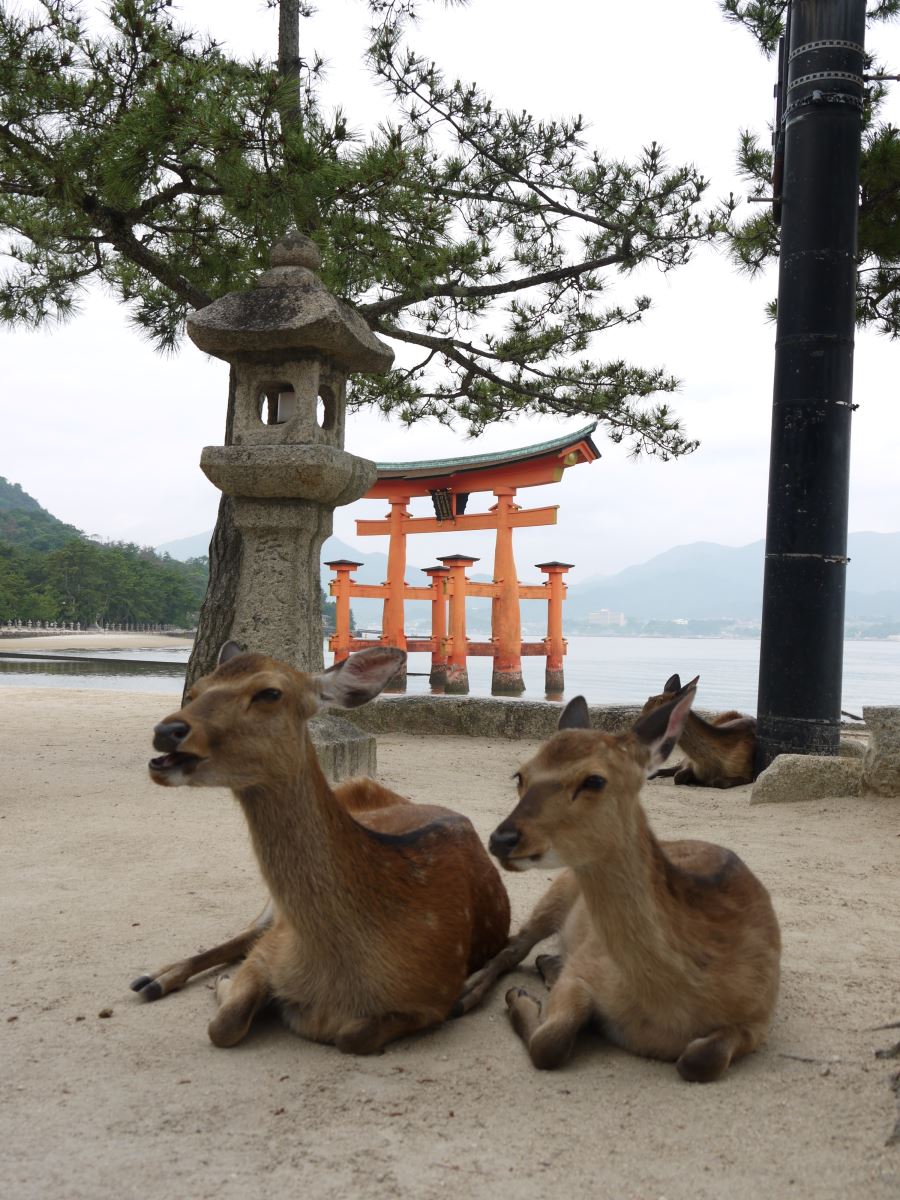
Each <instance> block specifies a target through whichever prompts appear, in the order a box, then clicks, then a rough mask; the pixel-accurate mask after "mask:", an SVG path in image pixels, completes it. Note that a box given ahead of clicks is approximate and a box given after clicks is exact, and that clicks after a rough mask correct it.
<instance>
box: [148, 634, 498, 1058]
mask: <svg viewBox="0 0 900 1200" xmlns="http://www.w3.org/2000/svg"><path fill="white" fill-rule="evenodd" d="M404 658H405V655H404V653H403V651H401V650H392V649H389V648H381V647H376V648H373V649H370V650H363V651H361V652H360V653H359V654H355V655H352V656H351V657H350V658H348V659H346V660H345V661H344V662H343V663H341V664H339V665H338V666H337V667H332V668H331V669H330V670H328V671H326V672H324V674H321V675H305V674H303V672H301V671H297V670H294V668H292V667H289V666H287V665H285V664H284V663H281V662H276V661H275V660H274V659H272V658H267V657H266V656H264V655H262V654H242V653H241V652H240V650H239V648H238V647H237V646H235V645H234V644H233V643H229V644H228V645H226V646H225V648H224V650H223V652H222V654H221V655H220V658H219V666H218V669H217V670H216V671H215V672H214V673H213V674H212V675H208V676H207V677H206V678H205V679H201V680H200V681H199V682H198V683H196V684H195V685H194V686H193V687H192V688H191V690H190V692H189V693H188V701H187V703H186V704H185V706H184V708H183V709H182V710H181V711H180V712H177V713H173V714H172V716H170V717H167V718H166V719H165V720H164V721H163V722H162V723H161V724H159V725H157V726H156V730H155V737H154V739H153V744H154V746H155V747H156V749H157V750H160V751H162V754H161V755H160V757H159V758H154V759H152V760H151V762H150V775H151V777H152V778H153V779H154V780H155V781H156V782H157V783H160V784H163V785H165V786H168V787H176V786H189V787H229V788H231V789H232V791H233V793H234V795H235V797H236V798H237V800H238V801H239V802H240V805H241V807H242V809H243V810H244V815H245V817H246V819H247V824H248V825H249V827H250V835H251V838H252V841H253V848H254V850H255V852H256V857H257V859H258V860H259V865H260V868H261V870H262V873H263V876H264V878H265V880H266V882H267V884H268V886H269V890H270V893H271V896H272V911H269V910H268V909H267V910H266V911H265V912H264V913H263V914H262V916H261V917H260V918H258V920H257V922H256V923H254V925H251V926H250V928H249V929H248V930H246V931H245V932H244V933H243V934H240V935H239V936H238V937H237V938H234V939H232V940H231V941H229V942H226V943H224V945H222V946H220V947H217V948H216V950H212V951H208V952H207V953H206V954H204V955H198V956H197V957H196V958H193V959H185V960H184V961H183V962H181V963H174V964H171V965H170V966H168V967H163V968H162V969H161V970H160V971H157V972H155V973H154V974H153V975H149V976H142V977H141V978H140V979H136V980H135V981H134V983H133V984H132V987H133V988H134V989H135V991H138V992H140V993H141V994H142V995H144V996H145V997H147V998H148V999H156V998H158V997H159V996H161V995H164V994H165V993H166V992H168V991H171V990H172V989H173V988H174V987H178V986H180V985H181V984H182V983H184V982H185V980H186V979H187V978H189V976H190V975H191V974H193V973H195V972H196V971H198V970H206V969H208V968H209V967H211V966H215V965H217V964H219V963H222V962H226V961H233V960H234V959H235V958H237V957H239V956H240V955H242V954H246V955H247V957H246V959H245V961H244V962H243V963H242V965H241V966H240V967H239V968H238V970H237V972H236V974H235V976H234V979H233V980H228V979H227V978H226V977H223V978H220V979H219V981H218V984H217V989H216V990H217V998H218V1000H219V1003H220V1008H219V1010H218V1012H217V1014H216V1016H215V1017H214V1018H213V1020H212V1022H211V1023H210V1026H209V1036H210V1039H211V1040H212V1041H213V1042H214V1043H215V1044H216V1045H217V1046H233V1045H235V1044H236V1043H237V1042H239V1041H241V1039H242V1038H243V1037H244V1036H245V1035H246V1033H247V1031H248V1030H249V1028H250V1024H251V1022H252V1020H253V1017H254V1015H255V1014H256V1013H257V1012H258V1011H259V1009H260V1008H261V1007H262V1006H263V1005H264V1004H266V1002H267V1001H270V1000H274V1001H276V1002H277V1003H278V1005H279V1006H280V1008H281V1011H282V1013H283V1016H284V1019H285V1021H286V1023H287V1024H288V1025H289V1026H290V1028H291V1029H293V1030H294V1031H295V1032H296V1033H299V1034H300V1035H301V1036H303V1037H307V1038H311V1039H312V1040H314V1041H319V1042H333V1043H334V1044H335V1045H336V1046H337V1047H338V1048H339V1049H340V1050H344V1051H347V1052H351V1053H355V1054H368V1053H371V1052H373V1051H376V1050H378V1049H380V1048H381V1047H382V1046H383V1045H384V1044H385V1043H386V1042H390V1041H393V1040H394V1039H395V1038H399V1037H402V1036H403V1035H405V1034H408V1033H413V1032H415V1031H416V1030H418V1029H425V1028H427V1027H428V1026H431V1025H437V1024H439V1023H440V1022H441V1021H443V1020H445V1019H446V1018H447V1017H448V1016H449V1015H450V1014H451V1010H453V1009H454V1006H455V1004H456V1002H457V1001H458V999H459V996H460V994H461V992H462V989H463V984H464V982H465V979H466V976H467V975H468V974H469V973H470V972H472V971H474V970H477V969H478V968H479V967H481V966H483V965H484V964H485V963H486V962H487V961H488V959H490V957H491V956H492V955H495V954H496V953H497V952H498V950H499V949H500V948H501V947H502V946H503V945H504V943H505V942H506V939H507V936H508V933H509V901H508V898H507V895H506V890H505V888H504V887H503V883H502V881H501V879H500V875H499V872H498V870H497V867H496V865H495V864H494V863H493V862H492V861H491V859H490V858H489V857H488V854H487V852H486V851H485V849H484V847H483V846H482V844H481V842H480V840H479V838H478V835H477V834H476V833H475V830H474V829H473V827H472V825H471V823H470V822H469V820H468V819H467V818H466V817H464V816H461V815H460V814H459V813H455V812H452V811H450V810H449V809H446V808H439V807H438V806H436V805H419V804H412V803H410V802H409V801H407V800H404V799H403V797H402V796H398V795H396V793H394V792H391V791H388V789H386V788H383V787H381V786H380V785H379V784H377V783H375V781H374V780H372V779H356V780H351V781H348V782H346V783H345V784H343V786H342V787H341V788H340V789H339V790H338V793H335V792H334V791H332V789H331V788H330V787H329V786H328V784H327V782H326V780H325V777H324V775H323V774H322V771H321V769H320V767H319V764H318V761H317V759H316V755H315V752H314V750H313V747H312V743H311V741H310V738H309V733H308V731H307V727H306V722H307V721H308V720H309V718H310V717H312V716H313V715H314V713H315V712H316V711H317V710H318V709H319V708H321V707H322V706H323V705H328V704H331V705H340V706H341V707H344V708H354V707H356V706H358V705H360V704H364V703H365V702H366V701H367V700H371V699H372V697H373V696H375V695H377V694H378V692H380V691H381V689H382V688H383V687H384V685H385V684H386V683H387V682H388V680H389V679H390V678H391V676H392V675H394V673H395V672H396V670H397V668H398V667H399V666H400V665H401V663H402V662H403V660H404Z"/></svg>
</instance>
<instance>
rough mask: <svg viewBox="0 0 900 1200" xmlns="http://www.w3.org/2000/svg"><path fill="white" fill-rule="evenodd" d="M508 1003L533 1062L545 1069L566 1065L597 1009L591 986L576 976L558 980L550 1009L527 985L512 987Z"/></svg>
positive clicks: (507, 999)
mask: <svg viewBox="0 0 900 1200" xmlns="http://www.w3.org/2000/svg"><path fill="white" fill-rule="evenodd" d="M506 1005H507V1008H508V1010H509V1018H510V1021H511V1022H512V1027H513V1029H514V1030H515V1031H516V1033H517V1034H518V1035H519V1037H520V1038H521V1039H522V1041H523V1042H524V1043H525V1046H526V1049H527V1050H528V1054H529V1056H530V1058H531V1061H532V1063H533V1064H534V1066H536V1067H537V1068H538V1070H541V1071H551V1070H553V1069H554V1068H555V1067H560V1066H562V1064H563V1063H564V1062H565V1061H566V1059H567V1058H568V1057H569V1055H570V1054H571V1053H572V1047H573V1046H574V1045H575V1039H576V1038H577V1036H578V1034H579V1033H580V1032H581V1030H582V1029H583V1028H584V1027H585V1025H587V1023H588V1021H590V1019H591V1017H592V1016H593V1013H594V1003H593V998H592V996H591V993H590V992H589V991H588V989H587V986H586V985H585V984H584V982H583V981H582V980H580V979H576V978H574V977H572V976H569V977H568V978H566V977H564V976H563V977H561V978H560V979H559V980H557V982H556V984H555V986H554V988H553V990H552V991H551V993H550V997H549V999H548V1000H547V1008H546V1013H544V1012H543V1010H542V1007H541V1004H540V1001H538V1000H535V998H534V997H533V996H531V995H529V993H528V992H526V991H525V989H524V988H510V990H509V991H508V992H507V993H506Z"/></svg>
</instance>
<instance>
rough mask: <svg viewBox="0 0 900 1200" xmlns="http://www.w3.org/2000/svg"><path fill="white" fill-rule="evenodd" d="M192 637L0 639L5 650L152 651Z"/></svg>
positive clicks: (75, 635) (90, 635)
mask: <svg viewBox="0 0 900 1200" xmlns="http://www.w3.org/2000/svg"><path fill="white" fill-rule="evenodd" d="M192 644H193V638H189V637H178V636H176V635H174V634H169V633H48V634H42V635H41V636H40V637H34V636H32V637H7V636H6V635H4V636H3V637H2V638H0V654H2V653H3V651H4V650H17V651H24V652H25V653H29V652H30V653H33V654H42V653H43V652H44V651H45V650H152V649H158V648H160V647H166V646H169V647H171V648H172V649H177V648H178V647H179V646H190V645H192Z"/></svg>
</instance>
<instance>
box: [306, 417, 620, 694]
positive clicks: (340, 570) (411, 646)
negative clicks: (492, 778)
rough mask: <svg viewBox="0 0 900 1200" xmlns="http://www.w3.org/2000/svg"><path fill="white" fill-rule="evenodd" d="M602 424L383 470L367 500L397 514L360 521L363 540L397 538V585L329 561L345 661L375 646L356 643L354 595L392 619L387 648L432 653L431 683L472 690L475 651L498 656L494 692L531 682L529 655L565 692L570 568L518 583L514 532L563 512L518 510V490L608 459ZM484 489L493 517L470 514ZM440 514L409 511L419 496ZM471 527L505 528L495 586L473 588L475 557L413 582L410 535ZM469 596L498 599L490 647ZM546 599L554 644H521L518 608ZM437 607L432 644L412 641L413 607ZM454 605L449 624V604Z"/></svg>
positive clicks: (385, 634)
mask: <svg viewBox="0 0 900 1200" xmlns="http://www.w3.org/2000/svg"><path fill="white" fill-rule="evenodd" d="M595 428H596V422H594V423H593V424H591V425H588V426H587V427H586V428H584V429H581V430H579V431H578V432H577V433H573V434H569V435H568V436H566V437H561V438H557V439H555V440H553V441H550V442H542V443H540V444H539V445H536V446H526V447H523V448H522V449H519V450H509V451H503V452H500V453H496V454H475V455H470V456H468V457H465V458H456V459H443V460H436V461H431V462H410V463H379V464H378V480H377V482H376V483H375V485H374V487H372V488H371V489H370V490H369V491H368V492H367V493H366V495H365V497H364V498H365V499H367V500H376V499H384V500H387V501H388V502H389V504H390V511H389V513H388V514H387V516H386V517H385V518H384V519H383V520H377V521H366V520H360V521H357V523H356V530H357V534H359V535H360V536H364V537H365V536H370V535H376V534H382V535H383V534H385V533H386V534H388V535H389V536H390V546H389V550H388V578H387V580H386V581H385V583H384V584H382V585H366V584H359V583H355V582H354V581H353V580H352V579H351V574H352V572H353V570H354V569H355V568H356V567H358V566H359V565H360V564H359V563H354V562H350V561H348V560H345V559H339V560H335V561H334V562H330V563H327V564H326V565H327V566H329V567H331V568H332V570H334V571H335V575H336V578H335V579H334V580H333V582H332V584H331V594H332V595H333V596H334V597H336V600H337V614H336V617H337V619H336V631H335V634H334V635H333V637H332V638H331V641H330V647H331V649H332V650H333V651H334V656H335V661H336V662H338V661H340V660H341V659H343V658H346V656H347V655H348V654H349V653H350V652H351V650H355V649H358V648H361V647H363V646H366V645H371V644H372V643H371V641H370V640H363V639H357V638H353V637H351V636H350V598H351V596H359V597H369V598H383V600H384V616H383V620H382V630H381V638H380V643H381V644H382V645H387V646H398V647H400V648H401V649H405V650H426V651H430V652H431V655H432V668H431V681H432V683H440V682H444V683H445V689H446V690H447V691H449V692H467V691H468V688H469V685H468V671H467V667H466V658H467V655H469V654H476V655H482V654H483V655H489V656H491V657H492V658H493V660H494V663H493V673H492V680H491V690H492V691H493V692H495V693H504V694H518V693H520V692H522V691H523V690H524V685H523V683H522V662H521V656H522V654H540V655H546V657H547V673H546V683H547V691H549V692H554V693H555V692H560V691H562V685H563V665H562V659H563V654H564V653H565V642H564V640H563V637H562V600H563V597H564V596H565V584H564V581H563V576H564V574H565V572H566V571H567V570H568V569H569V567H571V565H572V564H571V563H557V562H553V563H538V564H537V566H539V568H540V569H541V570H542V571H544V573H545V574H546V576H547V581H546V582H545V583H543V584H535V585H522V584H520V583H519V581H518V579H517V576H516V564H515V558H514V556H513V546H512V538H513V530H514V529H519V528H524V527H528V526H536V525H555V524H556V515H557V511H558V508H559V506H558V505H551V506H548V507H545V508H534V509H523V508H520V507H519V505H517V504H516V503H515V496H516V492H517V490H518V488H521V487H535V486H537V485H539V484H547V483H557V482H559V480H560V479H561V478H562V474H563V471H564V470H565V469H566V468H567V467H572V466H576V465H577V464H579V463H590V462H593V461H594V460H595V459H597V458H599V457H600V452H599V450H598V449H597V447H596V446H595V445H594V443H593V441H592V440H591V436H590V435H591V434H592V433H593V431H594V429H595ZM475 492H493V494H494V497H495V500H496V503H495V504H493V505H492V506H491V508H490V509H489V510H488V511H487V512H482V513H469V512H467V511H466V510H467V507H468V502H469V498H470V496H471V495H472V494H473V493H475ZM428 495H430V496H431V498H432V502H433V504H434V513H435V515H434V517H433V518H432V517H414V516H412V514H411V513H410V512H409V511H408V508H407V505H408V504H409V502H410V500H411V499H412V497H413V496H428ZM468 529H494V530H496V534H497V536H496V543H495V551H494V574H493V582H492V583H473V582H471V581H469V580H467V579H466V570H467V568H468V567H471V566H472V564H474V563H475V562H477V561H478V560H477V559H475V558H471V557H469V556H468V555H463V554H455V555H449V556H447V557H443V558H441V559H440V562H441V563H442V564H444V565H442V566H440V567H431V568H429V569H428V570H426V572H425V573H426V574H427V575H428V576H429V577H430V578H431V586H430V587H410V586H408V585H407V583H406V579H405V575H406V538H407V535H408V534H411V533H448V532H451V531H452V532H458V531H464V530H468ZM466 596H489V597H490V598H491V601H492V604H491V640H490V642H469V641H468V640H467V638H466V632H465V599H466ZM523 599H531V600H538V599H540V600H544V601H546V602H547V606H548V621H547V637H546V638H545V639H544V640H543V641H541V642H526V643H524V644H523V642H522V626H521V619H520V614H519V602H520V600H523ZM405 600H430V601H431V603H432V629H431V637H429V638H408V637H407V636H406V632H405V629H404V601H405ZM448 600H449V609H450V613H449V627H448V623H447V612H446V604H447V601H448Z"/></svg>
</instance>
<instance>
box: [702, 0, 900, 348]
mask: <svg viewBox="0 0 900 1200" xmlns="http://www.w3.org/2000/svg"><path fill="white" fill-rule="evenodd" d="M720 8H721V9H722V11H723V13H724V14H725V16H726V17H727V18H728V19H730V20H733V21H737V22H739V23H741V24H743V25H745V26H747V27H748V28H749V30H750V32H751V33H752V34H753V35H754V37H756V39H757V41H758V42H759V44H760V47H761V48H762V49H763V51H764V52H765V53H767V54H771V53H772V51H773V50H774V49H775V48H776V47H777V45H778V38H779V37H780V36H781V34H782V32H783V16H784V11H785V9H786V4H785V3H784V0H777V2H775V0H749V2H746V3H745V2H743V0H720ZM867 11H868V18H869V21H870V22H873V21H888V20H891V19H892V18H894V17H896V16H897V15H898V13H900V0H877V2H873V3H870V4H869V5H868V9H867ZM886 78H887V77H886V73H885V72H884V71H882V70H881V69H880V68H879V67H878V65H877V64H876V63H875V62H874V60H873V59H872V58H871V57H870V58H869V59H868V60H867V80H868V90H867V98H866V108H865V111H864V124H863V137H862V154H861V158H860V206H859V234H858V253H857V263H858V275H857V293H856V313H857V321H858V323H859V324H860V325H871V326H874V327H875V328H876V329H878V330H879V332H881V333H886V334H888V336H890V337H897V336H900V131H898V130H897V129H896V128H895V127H894V126H892V125H890V124H887V123H883V122H880V121H879V120H878V109H879V106H880V104H881V101H882V100H883V99H884V96H885V94H886V92H885V86H886ZM738 169H739V171H740V173H741V174H742V176H743V177H744V178H745V179H746V180H747V182H748V183H749V185H750V195H751V196H753V197H762V196H768V195H770V194H771V188H772V183H771V179H772V152H771V150H769V149H768V148H767V147H764V146H761V145H760V141H759V137H758V136H757V135H756V134H755V133H752V132H750V131H747V130H743V131H741V134H740V143H739V147H738ZM727 238H728V242H729V247H730V251H731V254H732V258H733V260H734V262H735V263H736V265H737V266H738V267H739V268H740V269H741V270H744V271H747V272H749V273H750V274H755V273H756V272H757V271H759V270H760V269H761V268H762V267H764V266H765V265H766V264H768V263H770V262H772V261H773V260H774V259H775V258H777V256H778V253H779V250H780V239H779V234H778V227H777V226H776V224H775V221H774V220H773V218H772V213H771V210H770V209H769V208H768V207H767V206H763V205H760V206H759V207H758V208H756V210H755V211H754V213H753V215H752V216H750V217H748V218H747V219H746V220H744V221H740V222H733V223H732V224H731V225H730V227H729V230H728V234H727ZM769 312H770V315H772V316H774V312H775V306H774V303H773V304H771V305H770V306H769Z"/></svg>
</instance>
